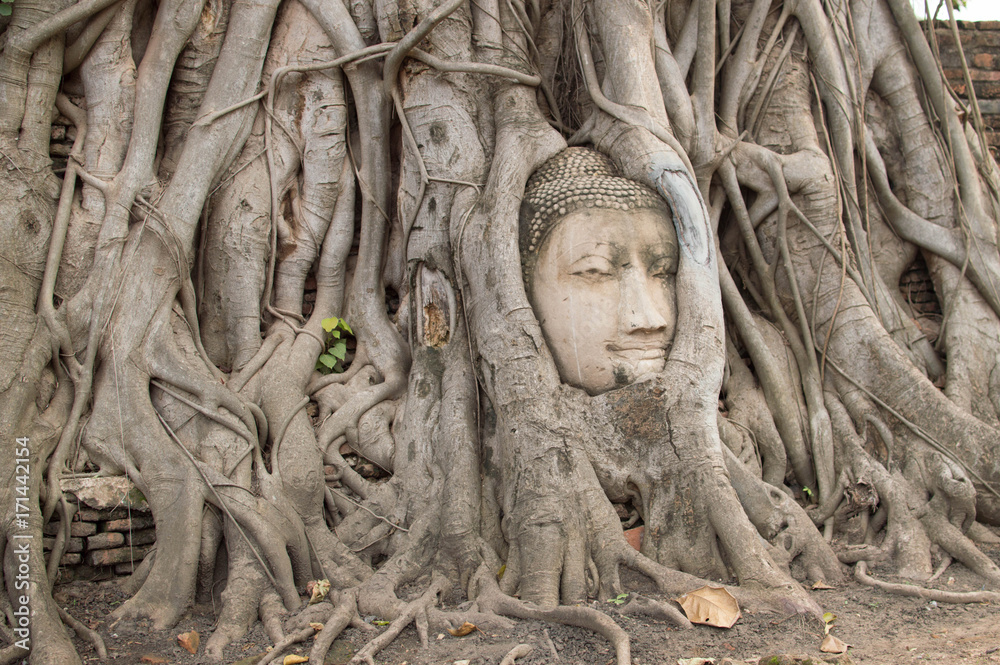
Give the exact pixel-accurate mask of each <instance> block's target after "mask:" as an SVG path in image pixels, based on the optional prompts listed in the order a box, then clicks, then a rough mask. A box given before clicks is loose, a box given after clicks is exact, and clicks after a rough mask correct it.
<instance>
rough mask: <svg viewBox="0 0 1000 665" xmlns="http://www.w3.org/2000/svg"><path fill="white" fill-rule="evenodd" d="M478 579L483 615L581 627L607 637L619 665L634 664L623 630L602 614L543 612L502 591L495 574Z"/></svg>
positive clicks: (485, 573) (573, 609) (483, 573)
mask: <svg viewBox="0 0 1000 665" xmlns="http://www.w3.org/2000/svg"><path fill="white" fill-rule="evenodd" d="M476 577H478V578H479V591H480V593H479V596H478V597H477V598H476V605H477V606H478V607H479V609H480V610H482V611H487V612H495V613H496V614H504V615H506V616H511V617H516V618H518V619H535V620H537V621H551V622H553V623H561V624H566V625H567V626H578V627H580V628H586V629H587V630H592V631H594V632H595V633H597V634H599V635H602V636H603V637H605V638H606V639H607V640H608V641H609V642H611V645H612V646H613V647H614V649H615V658H616V659H617V660H616V662H617V663H618V665H630V664H631V662H632V647H631V644H630V642H629V637H628V634H627V633H626V632H625V631H624V630H622V628H621V626H619V625H618V624H616V623H615V622H614V620H612V619H611V617H609V616H608V615H606V614H604V613H603V612H599V611H597V610H595V609H592V608H589V607H583V606H575V607H568V606H565V605H561V606H559V607H554V608H552V609H542V608H540V607H536V606H534V605H531V604H530V603H526V602H524V601H521V600H518V599H516V598H512V597H510V596H508V595H507V594H505V593H503V592H502V591H500V587H499V586H498V585H497V583H496V579H495V577H494V576H493V574H492V573H491V572H490V571H489V570H486V567H485V566H484V567H482V568H480V570H479V572H477V573H476Z"/></svg>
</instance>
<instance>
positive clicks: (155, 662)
mask: <svg viewBox="0 0 1000 665" xmlns="http://www.w3.org/2000/svg"><path fill="white" fill-rule="evenodd" d="M139 662H140V663H149V665H166V663H169V662H170V661H169V660H167V659H166V658H164V657H163V656H156V655H154V654H151V653H147V654H146V655H145V656H143V657H142V658H140V659H139Z"/></svg>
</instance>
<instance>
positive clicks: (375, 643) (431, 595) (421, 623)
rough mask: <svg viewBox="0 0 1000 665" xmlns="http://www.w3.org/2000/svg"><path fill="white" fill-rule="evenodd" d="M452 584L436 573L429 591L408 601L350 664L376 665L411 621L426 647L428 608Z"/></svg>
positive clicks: (435, 602)
mask: <svg viewBox="0 0 1000 665" xmlns="http://www.w3.org/2000/svg"><path fill="white" fill-rule="evenodd" d="M450 586H451V583H450V582H448V580H447V579H445V578H444V577H443V576H442V575H438V574H436V573H435V574H434V576H433V577H432V579H431V585H430V588H428V589H427V591H425V592H424V593H423V595H422V596H420V598H418V599H416V600H414V601H412V602H410V603H407V605H406V607H404V608H403V611H402V612H401V613H400V615H399V617H398V618H396V619H395V620H394V621H393V622H392V623H391V624H389V627H388V628H386V630H385V632H383V633H382V634H380V635H379V636H378V637H376V638H374V639H373V640H371V641H370V642H368V644H366V645H365V646H364V647H362V648H361V650H360V651H358V652H357V653H356V654H355V655H354V657H353V658H351V660H350V664H349V665H357V664H358V663H368V665H375V656H376V655H377V654H378V652H380V651H381V650H382V649H384V648H386V647H387V646H388V645H389V644H390V643H391V642H392V641H393V640H394V639H396V637H397V636H398V635H399V634H400V633H401V632H402V631H403V629H404V628H406V627H407V626H408V625H410V622H411V621H414V622H415V623H416V627H417V634H418V635H419V636H420V643H421V645H423V646H424V647H426V646H427V609H428V608H430V607H433V606H434V605H435V604H437V599H438V596H440V595H441V594H442V593H444V592H445V591H447V590H448V588H449V587H450ZM319 662H322V661H319Z"/></svg>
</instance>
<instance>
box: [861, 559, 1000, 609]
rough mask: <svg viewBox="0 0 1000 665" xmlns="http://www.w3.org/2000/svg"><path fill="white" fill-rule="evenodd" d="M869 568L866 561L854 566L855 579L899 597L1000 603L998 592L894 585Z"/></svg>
mask: <svg viewBox="0 0 1000 665" xmlns="http://www.w3.org/2000/svg"><path fill="white" fill-rule="evenodd" d="M867 568H868V566H867V565H866V564H865V562H864V561H859V562H858V563H857V565H856V566H854V577H855V579H857V580H858V581H859V582H861V583H862V584H866V585H868V586H870V587H876V588H878V589H882V590H883V591H888V592H889V593H892V594H896V595H898V596H910V597H913V598H923V599H924V600H934V601H937V602H939V603H956V604H962V603H989V602H993V603H997V602H1000V593H997V592H996V591H941V590H939V589H927V588H924V587H919V586H914V585H911V584H894V583H892V582H883V581H881V580H877V579H875V578H874V577H871V576H869V575H868V572H867Z"/></svg>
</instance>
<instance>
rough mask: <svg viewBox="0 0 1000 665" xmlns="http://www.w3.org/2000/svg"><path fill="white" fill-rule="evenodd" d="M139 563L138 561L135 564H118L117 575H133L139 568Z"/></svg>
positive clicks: (116, 566) (116, 567) (116, 565)
mask: <svg viewBox="0 0 1000 665" xmlns="http://www.w3.org/2000/svg"><path fill="white" fill-rule="evenodd" d="M139 563H140V561H136V562H135V563H116V564H115V575H131V574H132V573H134V572H135V569H136V568H138V567H139Z"/></svg>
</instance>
